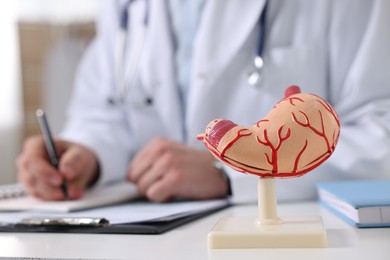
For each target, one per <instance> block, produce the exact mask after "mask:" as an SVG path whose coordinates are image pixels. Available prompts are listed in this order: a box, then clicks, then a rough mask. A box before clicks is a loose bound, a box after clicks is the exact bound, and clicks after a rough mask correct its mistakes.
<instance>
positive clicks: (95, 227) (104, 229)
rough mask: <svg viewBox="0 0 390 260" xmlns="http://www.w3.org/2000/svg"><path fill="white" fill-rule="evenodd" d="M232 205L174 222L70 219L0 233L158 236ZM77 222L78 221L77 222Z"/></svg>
mask: <svg viewBox="0 0 390 260" xmlns="http://www.w3.org/2000/svg"><path fill="white" fill-rule="evenodd" d="M230 205H231V204H230V203H228V204H224V205H221V206H219V207H216V208H213V209H210V210H207V211H203V212H200V213H196V214H192V215H189V216H184V217H180V218H176V219H174V220H167V221H165V220H161V221H147V222H139V223H129V224H112V225H111V224H110V223H109V222H108V221H107V220H104V219H100V221H101V223H98V222H99V221H95V222H91V223H89V224H88V223H85V224H80V223H71V221H75V219H70V220H69V221H65V222H62V223H60V222H58V219H56V220H55V221H53V222H52V223H44V222H39V221H38V222H37V223H16V224H3V225H2V224H1V223H0V232H17V233H79V234H80V233H83V234H149V235H158V234H162V233H165V232H167V231H170V230H172V229H174V228H176V227H179V226H182V225H184V224H187V223H189V222H193V221H195V220H197V219H200V218H202V217H205V216H208V215H210V214H213V213H215V212H217V211H220V210H222V209H225V208H227V207H229V206H230ZM76 222H77V221H76Z"/></svg>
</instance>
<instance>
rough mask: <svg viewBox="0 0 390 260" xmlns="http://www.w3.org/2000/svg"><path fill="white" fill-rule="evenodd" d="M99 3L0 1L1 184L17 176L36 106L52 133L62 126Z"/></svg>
mask: <svg viewBox="0 0 390 260" xmlns="http://www.w3.org/2000/svg"><path fill="white" fill-rule="evenodd" d="M98 6H99V0H83V1H78V0H17V1H16V0H5V1H0V33H1V34H2V36H1V44H0V84H1V87H0V184H3V183H12V182H14V181H15V180H16V173H17V172H16V167H15V159H16V157H17V155H18V154H19V153H20V151H21V148H22V143H23V140H24V139H25V138H26V137H28V136H30V135H34V134H38V133H39V129H38V127H37V123H36V119H35V110H36V109H37V108H43V109H45V110H46V112H47V116H48V120H49V121H50V124H51V127H52V131H53V133H54V134H55V133H58V132H59V131H60V129H61V128H62V125H63V122H64V119H65V109H66V105H67V103H68V99H69V96H70V93H71V90H72V87H73V80H74V74H75V71H76V69H77V66H78V63H79V61H80V59H81V57H82V55H83V52H84V50H85V48H86V47H87V46H88V44H89V42H90V41H91V39H92V38H93V37H94V34H95V19H96V14H97V10H98Z"/></svg>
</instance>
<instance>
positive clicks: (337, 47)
mask: <svg viewBox="0 0 390 260" xmlns="http://www.w3.org/2000/svg"><path fill="white" fill-rule="evenodd" d="M107 2H108V3H107V4H106V5H105V6H104V8H103V9H104V14H103V16H102V17H101V20H100V21H99V23H98V35H97V38H96V39H95V41H94V42H93V44H92V46H91V47H90V48H89V50H88V52H87V53H86V55H85V58H84V60H83V62H82V64H81V66H80V70H79V73H78V76H77V82H76V88H75V91H74V94H73V98H72V102H71V104H70V109H69V118H68V122H67V125H66V128H65V130H64V131H63V133H62V137H63V138H66V139H69V140H72V141H76V142H79V143H82V144H84V145H86V146H87V147H90V148H91V149H92V150H93V151H94V152H95V153H96V155H97V157H98V159H99V161H100V165H101V173H102V176H101V179H100V182H107V181H110V180H113V179H120V178H124V176H125V173H126V170H127V166H128V163H129V162H130V160H131V158H132V157H133V156H134V154H135V153H136V152H137V151H138V150H139V149H141V148H142V147H143V146H144V145H145V144H146V143H148V142H149V141H150V139H151V138H153V137H154V136H165V137H167V138H170V139H172V140H177V141H180V142H184V143H186V144H188V145H190V146H195V147H199V148H201V149H205V148H204V145H203V143H202V142H200V141H197V140H196V136H197V134H199V133H202V132H203V131H204V129H205V127H206V125H207V124H208V123H209V121H211V120H212V119H214V118H220V117H223V118H227V119H230V120H232V121H234V122H236V123H237V124H239V125H246V126H249V125H252V124H254V123H255V122H257V121H258V120H260V119H261V118H263V117H264V116H265V115H266V114H267V113H268V112H269V111H270V110H271V109H272V107H273V105H274V104H275V103H276V102H277V101H279V100H280V99H281V98H282V97H283V94H284V89H285V88H286V87H287V86H290V85H293V84H294V85H299V86H300V87H301V89H302V91H303V92H309V93H315V94H317V95H320V96H322V97H323V98H325V99H327V100H328V101H329V102H330V103H331V104H332V105H333V106H334V108H335V109H336V111H337V112H338V115H339V116H340V120H341V135H340V139H339V143H338V146H337V147H336V151H335V152H334V154H333V155H332V156H331V158H330V159H328V160H327V161H326V162H325V163H324V164H323V165H321V166H320V167H319V168H317V169H316V170H314V171H312V172H310V173H308V174H306V175H305V176H303V177H300V178H293V179H281V180H278V182H277V191H278V199H279V200H297V199H313V198H315V195H316V193H315V183H317V182H320V181H326V180H335V179H350V178H356V179H361V178H389V177H390V29H389V28H390V1H387V0H373V1H366V0H335V1H330V0H316V1H310V0H295V1H289V0H286V1H282V0H280V1H276V0H271V1H269V7H268V8H269V9H268V17H267V29H266V42H265V50H264V52H265V53H264V60H265V68H264V75H263V77H264V78H263V81H262V83H261V85H260V86H258V87H253V86H250V85H248V83H247V76H248V74H249V73H250V72H251V70H252V60H253V57H254V54H255V50H256V45H257V33H258V19H259V16H260V14H261V12H262V9H263V6H264V1H263V0H245V1H238V0H229V1H226V0H209V1H207V2H206V5H205V8H204V11H203V14H202V19H201V22H200V24H199V28H198V33H197V37H196V39H195V44H194V49H193V65H192V68H193V69H192V74H191V80H190V89H189V95H188V100H187V102H186V107H185V108H183V107H182V103H181V101H180V98H179V94H178V86H177V84H176V82H175V78H176V76H175V69H174V49H173V43H172V34H171V28H170V27H171V24H170V21H169V14H168V12H167V10H168V8H167V6H166V2H165V1H161V0H150V14H149V25H148V32H147V37H146V41H145V46H144V49H143V53H142V57H141V61H140V65H139V68H138V72H139V73H138V74H137V77H136V79H135V81H134V84H133V86H132V87H131V90H130V91H129V95H128V96H130V97H131V99H132V100H142V99H144V98H145V96H146V94H145V93H148V95H152V96H153V99H154V103H153V105H151V106H137V105H135V104H130V103H126V104H124V105H110V104H108V102H107V99H108V98H109V97H112V96H113V95H115V93H116V88H115V76H114V75H115V69H114V68H115V61H114V55H115V53H114V52H115V44H116V43H115V39H116V33H117V31H118V28H119V13H120V11H121V8H122V6H123V3H119V4H118V3H116V2H115V1H107ZM140 12H141V11H140ZM142 12H143V11H142ZM135 13H139V12H138V11H137V12H135ZM136 30H137V28H130V29H129V30H128V37H129V39H130V40H129V43H128V45H129V46H127V53H131V46H132V45H131V44H132V40H133V39H135V38H136V37H137V35H136V33H134V32H136ZM127 57H128V54H126V59H127ZM183 111H185V112H183ZM183 113H185V116H184V117H183ZM227 170H228V173H229V176H230V179H231V185H232V191H233V199H235V200H236V201H247V200H256V196H257V192H256V187H257V186H256V185H257V184H256V183H257V182H256V180H257V177H256V176H252V175H244V174H242V173H237V172H234V171H233V170H230V169H227Z"/></svg>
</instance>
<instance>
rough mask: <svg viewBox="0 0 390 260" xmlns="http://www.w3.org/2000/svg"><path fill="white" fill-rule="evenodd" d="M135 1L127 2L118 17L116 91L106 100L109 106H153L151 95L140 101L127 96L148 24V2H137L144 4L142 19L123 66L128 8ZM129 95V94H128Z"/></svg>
mask: <svg viewBox="0 0 390 260" xmlns="http://www.w3.org/2000/svg"><path fill="white" fill-rule="evenodd" d="M134 2H136V0H129V1H128V2H127V3H126V5H125V8H123V11H122V13H121V16H120V23H119V25H120V28H119V31H118V32H117V39H116V46H115V58H114V59H115V65H114V66H115V86H116V89H117V95H116V97H112V96H110V97H109V98H108V99H107V102H108V104H109V105H118V104H126V103H129V104H130V105H132V106H133V107H139V108H141V107H144V106H151V105H153V95H145V97H143V98H142V99H135V98H134V97H132V95H128V94H129V92H130V90H131V88H132V87H133V86H134V80H135V78H136V74H137V72H138V68H139V64H140V60H141V56H142V52H143V48H144V44H145V38H146V32H147V29H148V23H149V1H138V2H139V3H144V4H145V6H144V9H145V13H144V18H143V21H142V24H140V25H139V26H137V29H138V30H139V31H138V33H137V37H135V38H134V42H133V47H132V51H131V53H130V57H129V60H128V63H127V66H125V56H126V44H127V29H128V27H129V22H130V15H129V13H130V7H131V4H132V3H134ZM130 94H131V93H130Z"/></svg>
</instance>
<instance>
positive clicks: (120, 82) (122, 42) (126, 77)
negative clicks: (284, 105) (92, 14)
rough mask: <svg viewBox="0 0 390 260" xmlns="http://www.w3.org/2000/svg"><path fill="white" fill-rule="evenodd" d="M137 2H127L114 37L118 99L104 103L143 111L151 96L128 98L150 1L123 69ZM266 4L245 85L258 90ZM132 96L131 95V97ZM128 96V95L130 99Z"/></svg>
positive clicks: (134, 76) (146, 3) (260, 76)
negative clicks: (126, 104)
mask: <svg viewBox="0 0 390 260" xmlns="http://www.w3.org/2000/svg"><path fill="white" fill-rule="evenodd" d="M133 2H136V0H129V1H128V2H127V4H126V6H125V8H123V11H122V14H121V17H120V30H119V32H118V35H117V38H118V39H117V41H116V50H115V80H116V88H117V97H109V98H108V99H107V102H108V104H110V105H116V104H123V103H127V102H129V103H130V104H131V105H132V106H135V107H143V106H151V105H153V95H152V94H148V95H145V97H144V98H142V99H137V100H136V99H134V97H133V98H132V97H128V93H129V92H130V89H131V87H132V86H133V85H134V80H135V78H136V74H137V72H138V67H139V64H140V59H141V56H142V51H143V47H144V43H145V38H146V32H147V28H148V23H149V1H148V0H146V1H142V2H144V3H145V14H144V19H143V23H142V25H141V26H140V27H139V32H138V35H137V37H136V38H135V41H134V45H133V50H132V52H131V53H130V58H129V62H128V63H127V66H126V68H125V66H124V64H125V63H124V62H125V60H124V59H125V54H126V40H127V29H128V24H129V18H130V17H129V12H130V6H131V4H132V3H133ZM267 7H268V0H266V2H265V5H264V8H263V11H262V13H261V15H260V19H259V35H258V40H257V48H256V55H255V58H254V59H253V65H252V66H253V68H252V71H251V72H250V73H249V75H248V84H249V85H251V86H257V85H259V84H260V83H261V81H262V72H263V68H264V60H263V50H264V43H265V31H266V16H267ZM130 94H131V93H130ZM130 96H131V95H130Z"/></svg>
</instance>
